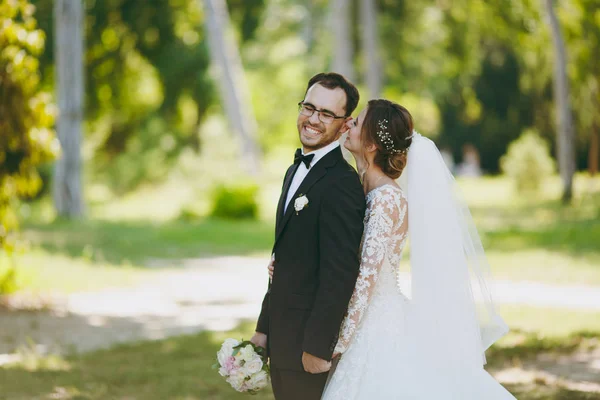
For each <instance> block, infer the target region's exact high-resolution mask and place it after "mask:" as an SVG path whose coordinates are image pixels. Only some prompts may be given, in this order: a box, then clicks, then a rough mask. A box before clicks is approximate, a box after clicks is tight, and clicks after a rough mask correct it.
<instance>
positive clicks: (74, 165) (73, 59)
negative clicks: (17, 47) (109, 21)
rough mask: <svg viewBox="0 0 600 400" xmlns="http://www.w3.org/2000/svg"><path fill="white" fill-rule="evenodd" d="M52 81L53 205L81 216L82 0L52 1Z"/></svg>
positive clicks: (70, 213)
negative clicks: (57, 152) (58, 151)
mask: <svg viewBox="0 0 600 400" xmlns="http://www.w3.org/2000/svg"><path fill="white" fill-rule="evenodd" d="M54 27H55V28H54V29H55V36H56V39H55V46H54V52H55V60H56V65H55V71H56V72H55V74H56V75H55V79H56V88H57V91H58V92H57V99H58V109H59V114H58V121H57V124H56V130H57V133H58V138H59V140H60V144H61V147H62V155H61V157H60V159H59V160H58V161H57V162H56V165H55V169H54V180H53V196H54V205H55V207H56V211H57V212H58V214H59V215H61V216H65V217H69V218H73V217H80V216H82V215H83V213H84V205H83V193H82V178H81V169H82V162H81V140H82V138H81V137H82V132H81V131H82V129H81V127H82V120H83V99H84V97H83V95H84V91H83V45H84V33H83V4H82V0H55V3H54Z"/></svg>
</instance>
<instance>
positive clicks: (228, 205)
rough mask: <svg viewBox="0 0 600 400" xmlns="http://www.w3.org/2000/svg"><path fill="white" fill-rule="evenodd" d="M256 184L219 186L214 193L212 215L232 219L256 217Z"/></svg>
mask: <svg viewBox="0 0 600 400" xmlns="http://www.w3.org/2000/svg"><path fill="white" fill-rule="evenodd" d="M257 194H258V186H256V185H236V186H219V187H217V188H216V189H215V191H214V194H213V208H212V212H211V216H213V217H218V218H231V219H245V218H247V219H256V218H257V216H258V204H257V201H256V195H257Z"/></svg>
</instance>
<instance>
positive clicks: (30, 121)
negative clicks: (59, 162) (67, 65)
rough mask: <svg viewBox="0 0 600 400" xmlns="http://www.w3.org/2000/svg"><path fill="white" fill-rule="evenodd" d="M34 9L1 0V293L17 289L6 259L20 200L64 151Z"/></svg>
mask: <svg viewBox="0 0 600 400" xmlns="http://www.w3.org/2000/svg"><path fill="white" fill-rule="evenodd" d="M33 13H34V7H33V6H32V5H31V4H29V2H28V1H27V0H13V1H8V2H3V3H1V4H0V293H2V292H3V291H4V292H6V291H9V290H13V289H14V276H15V275H14V274H15V272H14V269H12V268H10V269H7V268H6V263H7V262H9V260H8V258H9V256H10V254H11V253H12V251H13V250H14V246H15V237H14V232H15V230H16V229H17V228H18V218H17V210H16V208H17V206H18V199H19V198H28V197H32V196H34V195H35V194H36V193H37V192H38V190H39V189H40V187H41V179H40V177H39V174H38V172H37V168H36V167H37V166H38V165H40V164H42V163H45V162H48V161H50V160H52V159H53V158H54V157H56V156H57V154H58V152H59V144H58V140H57V139H56V137H55V134H54V131H53V130H52V126H53V123H54V113H53V106H52V103H51V97H50V95H49V94H47V93H44V92H43V91H41V90H40V74H39V61H38V57H39V56H40V54H41V52H42V51H43V48H44V33H43V32H42V31H41V30H39V29H37V26H36V21H35V19H34V18H33ZM7 271H8V272H7Z"/></svg>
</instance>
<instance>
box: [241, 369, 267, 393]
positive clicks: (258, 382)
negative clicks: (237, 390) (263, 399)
mask: <svg viewBox="0 0 600 400" xmlns="http://www.w3.org/2000/svg"><path fill="white" fill-rule="evenodd" d="M268 384H269V375H268V374H267V372H266V371H260V372H258V373H256V374H254V375H252V377H251V378H250V380H249V381H248V382H246V385H248V386H249V387H250V388H252V390H259V389H262V388H264V387H266V386H267V385H268Z"/></svg>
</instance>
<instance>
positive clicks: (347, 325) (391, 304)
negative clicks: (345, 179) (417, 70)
mask: <svg viewBox="0 0 600 400" xmlns="http://www.w3.org/2000/svg"><path fill="white" fill-rule="evenodd" d="M348 124H349V131H348V136H347V138H346V141H345V142H344V146H345V147H346V149H348V150H349V151H350V152H351V153H352V155H353V156H354V158H355V159H356V165H357V168H358V171H359V173H360V174H361V177H362V182H363V186H364V190H365V194H366V200H367V210H366V214H365V219H364V223H365V229H364V234H363V239H362V245H361V266H360V274H359V277H358V280H357V283H356V287H355V289H354V294H353V296H352V298H351V300H350V303H349V305H348V311H347V314H346V317H345V319H344V321H343V323H342V326H341V328H340V333H339V340H338V343H337V345H336V348H335V352H334V364H336V367H335V369H332V370H331V372H330V375H329V381H328V384H327V386H326V388H325V392H324V394H323V397H322V399H324V400H336V399H343V400H351V399H360V400H371V399H385V400H387V399H400V400H432V399H435V400H483V399H485V400H508V399H514V397H513V396H512V395H511V394H510V393H509V392H508V391H507V390H506V389H505V388H504V387H502V386H501V385H500V384H499V383H498V382H496V381H495V380H494V379H493V378H492V377H491V376H490V375H489V374H488V373H487V372H486V371H485V370H484V368H483V366H484V364H485V350H486V349H487V348H488V347H489V346H490V345H491V344H492V343H494V342H495V341H496V340H497V339H498V338H500V337H501V336H503V335H504V334H506V332H507V331H508V327H507V326H506V324H505V323H504V321H503V320H502V318H501V317H500V316H499V315H498V314H497V313H496V311H495V309H494V306H493V303H492V300H491V296H490V291H489V288H488V287H487V284H486V282H487V281H488V280H489V265H488V264H487V261H486V259H485V255H484V252H483V248H482V246H481V242H480V240H479V236H478V234H477V231H476V229H475V227H474V225H473V222H472V218H471V215H470V213H469V210H468V208H467V207H466V205H465V202H464V201H463V200H462V198H461V197H460V196H459V194H458V192H457V191H456V183H455V181H454V178H453V177H452V175H451V174H450V172H449V171H448V169H447V168H446V166H445V164H444V162H443V159H442V157H441V155H440V153H439V151H438V149H437V147H436V146H435V144H433V142H432V141H431V140H429V139H427V138H425V137H423V136H421V135H419V134H418V133H416V132H414V131H413V121H412V117H411V115H410V113H409V112H408V110H407V109H406V108H404V107H402V106H400V105H398V104H396V103H393V102H390V101H388V100H381V99H380V100H371V101H369V103H368V106H367V108H366V109H365V110H363V111H362V112H361V113H360V114H359V116H358V117H357V118H356V119H354V120H351V121H349V122H348ZM405 167H406V171H404V170H405ZM400 175H402V180H403V181H404V182H405V184H403V185H402V187H401V186H400V185H399V183H398V182H397V180H398V178H399V177H400ZM407 238H410V243H411V245H410V266H411V282H410V283H411V287H412V290H411V292H412V293H411V296H410V298H409V297H407V295H406V294H405V293H403V292H402V291H401V289H400V286H399V284H398V283H399V275H398V268H399V264H400V259H401V256H402V251H403V249H404V245H405V244H406V241H407ZM269 271H270V273H271V274H272V271H273V267H272V266H270V267H269Z"/></svg>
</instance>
